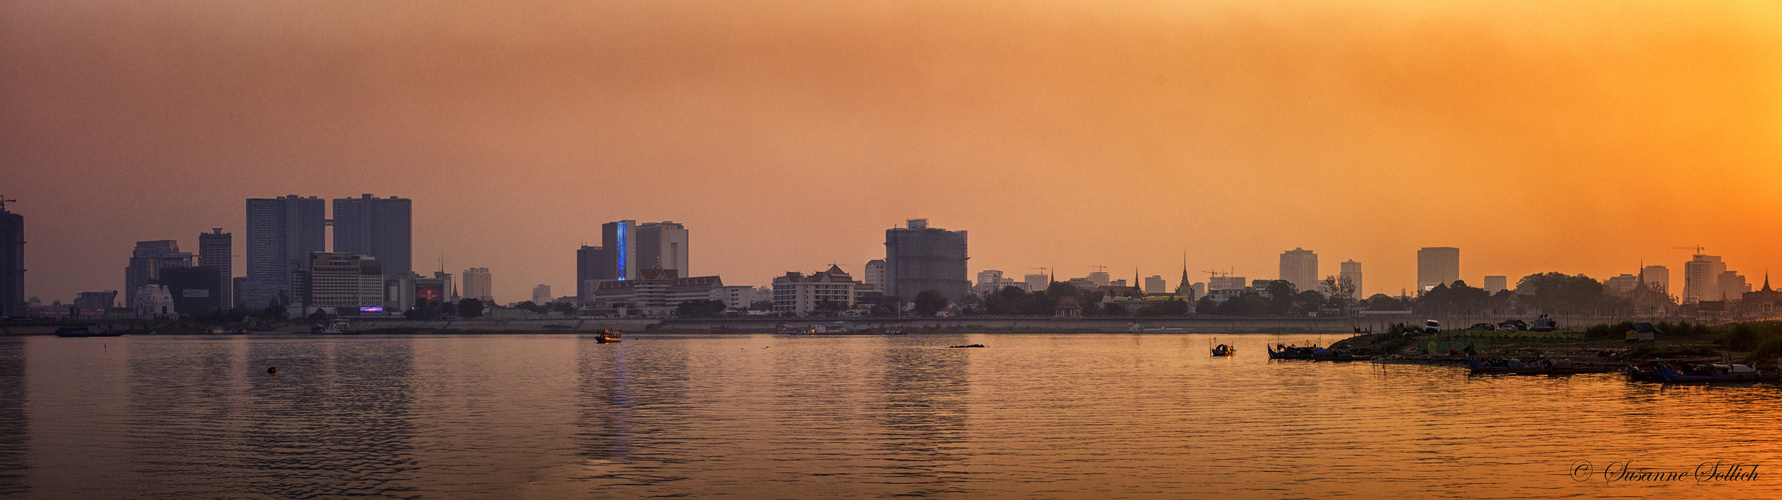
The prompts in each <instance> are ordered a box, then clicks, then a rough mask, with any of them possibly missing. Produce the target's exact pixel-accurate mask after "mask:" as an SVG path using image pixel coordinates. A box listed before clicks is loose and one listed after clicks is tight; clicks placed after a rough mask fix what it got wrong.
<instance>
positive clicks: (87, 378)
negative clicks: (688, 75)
mask: <svg viewBox="0 0 1782 500" xmlns="http://www.w3.org/2000/svg"><path fill="white" fill-rule="evenodd" d="M1210 339H1211V337H1209V336H1201V335H931V336H924V335H912V336H906V337H836V338H810V337H782V336H768V335H761V336H726V337H694V336H659V337H650V336H645V335H632V336H629V337H628V338H627V340H626V341H625V342H624V343H621V344H616V345H601V344H597V343H595V342H594V341H593V340H592V339H591V338H583V337H577V336H563V335H558V336H544V335H541V336H440V337H407V336H404V337H375V336H365V337H349V338H318V337H301V336H291V337H277V336H273V337H227V338H219V337H122V338H109V339H61V338H53V337H32V338H23V339H21V338H9V339H0V497H11V496H20V497H58V498H60V497H84V498H115V497H138V498H205V497H273V498H293V497H294V498H305V497H333V496H343V495H373V496H385V497H398V498H559V497H586V496H612V497H640V496H677V495H679V496H700V497H708V496H735V497H743V498H762V497H836V496H843V495H846V496H877V497H884V496H1023V497H1025V496H1034V497H1089V496H1093V497H1214V496H1219V497H1234V496H1235V497H1333V496H1353V497H1377V496H1400V497H1412V496H1448V497H1563V496H1579V497H1598V496H1602V497H1643V496H1650V495H1654V494H1660V495H1670V496H1678V495H1682V496H1716V497H1750V496H1769V495H1776V494H1778V493H1777V492H1778V491H1779V490H1778V488H1777V487H1778V486H1782V460H1779V459H1778V451H1777V450H1782V409H1778V404H1777V397H1778V395H1782V391H1778V390H1777V389H1776V388H1773V387H1768V386H1758V387H1660V386H1657V385H1650V384H1637V383H1630V382H1627V381H1625V380H1624V379H1623V378H1621V377H1619V376H1609V375H1590V376H1572V377H1559V378H1547V377H1469V376H1467V375H1466V374H1464V373H1463V372H1462V371H1461V370H1458V369H1454V368H1443V367H1416V366H1389V367H1384V368H1382V367H1380V366H1376V365H1372V364H1367V363H1350V364H1333V363H1316V364H1314V363H1306V362H1269V361H1268V360H1267V359H1266V355H1265V353H1264V352H1263V345H1264V343H1266V342H1272V341H1276V340H1281V341H1289V342H1291V341H1304V340H1307V338H1306V336H1304V335H1294V336H1287V337H1276V336H1272V335H1249V336H1229V335H1228V336H1225V337H1223V340H1225V341H1231V342H1234V343H1235V344H1236V345H1238V346H1239V348H1240V351H1239V353H1238V354H1239V355H1238V356H1237V357H1236V358H1235V359H1223V358H1210V357H1208V355H1207V345H1208V341H1209V340H1210ZM1335 339H1336V337H1327V338H1326V339H1325V340H1326V341H1330V340H1335ZM970 343H981V344H985V345H987V346H989V347H988V348H985V349H947V348H945V347H946V346H948V345H955V344H970ZM270 366H276V367H278V369H279V370H278V373H277V374H276V375H268V374H267V373H266V368H267V367H270ZM1578 460H1587V461H1589V462H1590V463H1591V467H1593V469H1592V470H1593V472H1597V473H1596V474H1592V475H1590V476H1585V480H1584V481H1581V482H1580V481H1575V480H1574V478H1573V477H1572V476H1571V475H1570V472H1571V471H1572V470H1573V468H1574V464H1577V463H1579V462H1576V461H1578ZM1628 460H1632V461H1633V463H1634V467H1635V469H1639V468H1642V467H1643V468H1650V469H1652V470H1653V471H1656V472H1693V471H1694V470H1695V468H1696V466H1697V465H1698V464H1700V463H1702V462H1710V461H1717V460H1723V461H1725V462H1726V463H1728V464H1731V463H1733V462H1740V463H1745V464H1758V465H1759V469H1758V474H1759V475H1758V479H1757V481H1755V482H1707V483H1698V482H1697V481H1696V480H1695V479H1694V478H1693V477H1686V478H1684V479H1683V480H1680V481H1675V482H1642V483H1633V482H1626V481H1620V482H1607V481H1605V479H1604V477H1603V476H1602V474H1600V471H1601V470H1602V469H1603V468H1604V467H1609V466H1611V465H1610V464H1611V463H1613V462H1618V461H1621V462H1625V461H1628ZM1771 467H1775V468H1773V469H1772V468H1771Z"/></svg>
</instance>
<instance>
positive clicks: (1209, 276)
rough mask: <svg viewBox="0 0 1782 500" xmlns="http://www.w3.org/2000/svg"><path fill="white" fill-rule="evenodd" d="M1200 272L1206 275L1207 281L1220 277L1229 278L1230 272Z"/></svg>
mask: <svg viewBox="0 0 1782 500" xmlns="http://www.w3.org/2000/svg"><path fill="white" fill-rule="evenodd" d="M1201 272H1203V273H1207V281H1213V278H1219V277H1221V276H1220V275H1225V276H1231V271H1201Z"/></svg>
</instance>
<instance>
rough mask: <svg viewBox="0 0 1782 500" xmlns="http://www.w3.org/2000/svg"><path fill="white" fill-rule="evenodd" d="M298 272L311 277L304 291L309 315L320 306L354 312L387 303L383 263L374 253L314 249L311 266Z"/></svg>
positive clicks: (302, 296) (325, 308)
mask: <svg viewBox="0 0 1782 500" xmlns="http://www.w3.org/2000/svg"><path fill="white" fill-rule="evenodd" d="M297 276H299V277H302V278H306V279H307V281H306V283H307V286H303V287H301V294H300V297H301V298H302V304H303V314H305V315H307V314H312V313H314V312H316V311H318V310H320V311H323V312H326V313H330V314H343V313H345V314H354V313H356V311H358V310H360V308H366V307H384V267H383V263H381V262H379V261H378V260H377V259H376V258H373V257H371V256H366V255H359V254H350V253H334V252H310V253H309V263H308V266H306V268H305V269H304V271H303V272H302V273H299V274H298V275H297ZM349 311H351V312H349Z"/></svg>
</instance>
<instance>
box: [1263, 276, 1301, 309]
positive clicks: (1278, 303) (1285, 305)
mask: <svg viewBox="0 0 1782 500" xmlns="http://www.w3.org/2000/svg"><path fill="white" fill-rule="evenodd" d="M1266 290H1268V301H1269V305H1268V313H1269V314H1287V313H1288V312H1291V311H1292V310H1293V296H1294V295H1297V294H1298V293H1299V290H1297V289H1295V288H1294V287H1293V282H1291V281H1287V280H1274V281H1270V282H1269V283H1268V288H1266Z"/></svg>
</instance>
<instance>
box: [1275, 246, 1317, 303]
mask: <svg viewBox="0 0 1782 500" xmlns="http://www.w3.org/2000/svg"><path fill="white" fill-rule="evenodd" d="M1281 279H1282V280H1286V281H1287V282H1288V283H1292V284H1293V288H1294V289H1296V290H1299V291H1302V292H1303V291H1306V290H1317V289H1318V254H1316V253H1313V252H1312V251H1311V250H1306V249H1303V248H1294V249H1292V250H1288V251H1285V252H1281Z"/></svg>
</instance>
